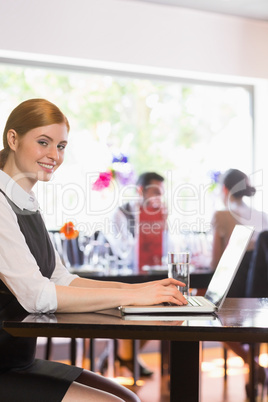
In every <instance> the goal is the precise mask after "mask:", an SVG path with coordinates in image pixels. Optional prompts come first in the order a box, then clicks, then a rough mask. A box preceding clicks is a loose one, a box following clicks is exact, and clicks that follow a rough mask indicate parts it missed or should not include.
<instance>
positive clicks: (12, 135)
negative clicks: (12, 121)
mask: <svg viewBox="0 0 268 402" xmlns="http://www.w3.org/2000/svg"><path fill="white" fill-rule="evenodd" d="M17 139H18V134H17V133H16V131H15V130H9V131H8V132H7V142H8V145H9V148H10V149H12V150H13V151H15V150H16V146H17Z"/></svg>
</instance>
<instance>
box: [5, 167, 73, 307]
mask: <svg viewBox="0 0 268 402" xmlns="http://www.w3.org/2000/svg"><path fill="white" fill-rule="evenodd" d="M0 189H1V190H2V191H3V192H4V193H5V194H6V195H7V196H8V198H9V199H11V201H12V202H13V203H14V204H15V205H16V206H17V207H19V208H20V209H27V210H29V211H36V210H38V209H39V204H38V201H37V200H36V198H35V195H34V193H33V192H31V193H27V192H26V191H24V190H23V189H22V187H20V186H19V185H18V184H17V183H16V182H15V181H14V180H13V179H11V178H10V176H8V175H7V174H6V173H4V172H3V171H2V170H0ZM0 230H1V234H0V279H1V280H2V281H3V282H4V283H5V285H6V286H7V287H8V289H9V290H10V291H11V292H12V293H13V294H14V295H15V296H16V298H17V300H18V302H19V303H20V304H21V305H22V306H23V307H24V309H25V310H26V311H28V312H29V313H53V312H55V311H56V310H57V295H56V288H55V284H57V285H61V286H68V285H69V284H70V283H71V282H72V281H73V280H74V279H75V278H77V277H78V276H77V275H73V274H70V273H69V272H68V270H67V269H66V267H65V266H64V265H63V264H62V263H61V260H60V257H59V255H58V253H57V252H56V250H55V256H56V265H55V270H54V272H53V274H52V276H51V278H50V279H48V278H46V277H44V276H43V275H42V274H41V272H40V271H39V267H38V265H37V263H36V260H35V258H34V256H33V255H32V253H31V252H30V250H29V248H28V245H27V243H26V241H25V238H24V236H23V234H22V232H21V230H20V227H19V224H18V221H17V216H16V214H15V213H14V211H13V210H12V208H11V206H10V205H9V203H8V202H7V200H6V198H5V196H4V195H3V193H1V192H0ZM41 247H42V245H41Z"/></svg>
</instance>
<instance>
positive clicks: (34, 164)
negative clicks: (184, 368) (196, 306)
mask: <svg viewBox="0 0 268 402" xmlns="http://www.w3.org/2000/svg"><path fill="white" fill-rule="evenodd" d="M68 133H69V123H68V121H67V119H66V117H65V116H64V115H63V114H62V112H61V111H60V110H59V109H58V108H57V107H56V106H55V105H54V104H52V103H50V102H48V101H47V100H44V99H31V100H28V101H25V102H23V103H21V104H20V105H19V106H17V107H16V108H15V109H14V110H13V111H12V112H11V114H10V116H9V118H8V120H7V123H6V127H5V129H4V134H3V144H4V149H3V150H2V151H1V152H0V169H1V170H0V225H1V234H0V323H1V322H2V321H3V320H4V319H6V318H11V317H12V316H15V315H17V314H18V313H19V312H21V311H24V312H25V310H26V311H27V312H29V313H52V312H55V311H56V312H66V313H67V312H69V313H74V312H77V313H79V312H90V311H97V310H101V309H106V308H112V307H116V306H119V305H121V304H155V303H161V302H172V303H175V304H178V305H181V304H186V303H187V302H186V300H185V298H184V297H183V296H182V294H181V293H180V292H179V291H178V290H177V285H180V282H178V281H175V280H172V279H165V280H162V281H155V282H150V283H144V284H137V285H130V284H122V283H117V282H109V283H108V282H102V281H94V280H89V279H83V278H80V277H78V276H76V275H71V274H70V273H69V272H68V271H67V270H66V268H65V267H64V266H63V265H62V264H61V262H60V258H59V256H58V254H57V253H56V252H55V250H54V249H53V246H52V244H51V242H50V239H49V235H48V233H47V230H46V228H45V225H44V222H43V219H42V217H41V215H40V211H39V206H38V203H37V200H36V198H35V196H34V193H33V192H32V188H33V186H34V185H35V184H36V183H37V181H38V180H41V181H44V182H47V181H49V180H50V178H51V176H52V174H53V173H54V172H55V171H56V170H57V168H58V167H59V166H60V165H61V164H62V162H63V159H64V151H65V148H66V146H67V142H68ZM35 347H36V340H35V339H33V338H13V337H11V336H9V335H8V334H7V333H5V331H3V330H2V329H1V327H0V355H1V359H0V400H3V401H14V400H20V401H28V402H29V401H36V400H38V401H41V400H42V398H43V399H44V401H47V400H49V401H50V402H54V401H55V402H56V401H64V402H68V401H75V402H79V401H85V400H94V401H122V400H124V401H138V400H139V399H138V397H137V396H136V395H135V394H134V393H132V392H131V391H129V390H127V389H126V388H124V387H122V386H119V385H117V384H115V383H114V382H110V381H109V380H108V379H105V378H103V377H101V376H98V375H96V374H94V373H91V372H89V371H86V370H83V369H82V368H78V367H73V366H68V365H64V364H60V363H55V362H50V361H43V360H35Z"/></svg>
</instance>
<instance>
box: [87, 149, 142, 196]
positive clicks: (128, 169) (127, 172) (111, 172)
mask: <svg viewBox="0 0 268 402" xmlns="http://www.w3.org/2000/svg"><path fill="white" fill-rule="evenodd" d="M113 180H114V181H115V182H117V183H118V184H119V185H121V186H126V185H128V184H133V183H134V182H135V175H134V172H133V168H132V165H131V164H130V163H129V161H128V157H127V156H126V155H124V154H123V153H121V152H120V153H119V154H117V155H113V158H112V163H111V167H109V168H108V169H107V171H106V172H101V173H100V174H99V177H98V178H97V180H96V181H95V182H94V183H93V185H92V189H93V190H96V191H101V190H103V189H105V188H108V187H109V186H110V184H111V182H112V181H113Z"/></svg>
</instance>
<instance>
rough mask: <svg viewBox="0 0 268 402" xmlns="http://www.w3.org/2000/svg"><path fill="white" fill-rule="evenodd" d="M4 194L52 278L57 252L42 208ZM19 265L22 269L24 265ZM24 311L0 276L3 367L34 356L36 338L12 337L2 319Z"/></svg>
mask: <svg viewBox="0 0 268 402" xmlns="http://www.w3.org/2000/svg"><path fill="white" fill-rule="evenodd" d="M0 191H1V190H0ZM1 192H2V191H1ZM2 193H3V192H2ZM3 194H4V193H3ZM4 196H5V197H6V199H7V201H8V202H9V204H10V206H11V207H12V209H13V211H14V212H15V214H16V216H17V219H18V224H19V227H20V230H21V232H22V233H23V235H24V237H25V241H26V243H27V245H28V247H29V250H30V252H31V253H32V255H33V256H34V258H35V260H36V262H37V265H38V266H39V269H40V272H41V273H42V275H43V276H45V277H47V278H50V277H51V275H52V273H53V271H54V269H55V253H54V249H53V246H52V244H51V241H50V238H49V234H48V232H47V230H46V227H45V224H44V222H43V219H42V217H41V215H40V212H39V211H36V212H32V211H28V210H25V209H24V210H23V211H22V210H21V209H19V208H18V207H17V206H16V205H15V204H14V203H13V202H12V201H11V200H10V199H9V198H8V197H7V196H6V195H5V194H4ZM1 230H4V228H1ZM0 241H1V240H0ZM20 268H21V270H23V267H20ZM22 313H26V311H25V310H24V308H23V307H22V306H21V305H20V304H19V302H18V301H17V299H16V297H15V296H14V295H13V294H12V293H11V292H10V290H9V289H8V288H7V287H6V286H5V284H4V283H3V282H2V281H1V280H0V371H5V370H8V369H10V368H16V367H17V368H22V367H26V366H28V365H30V364H31V363H32V362H33V360H34V357H35V349H36V338H20V337H12V336H10V335H9V334H7V333H6V332H5V331H4V330H3V329H2V328H1V327H2V321H3V320H5V319H10V318H12V317H16V316H18V315H20V314H22Z"/></svg>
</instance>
